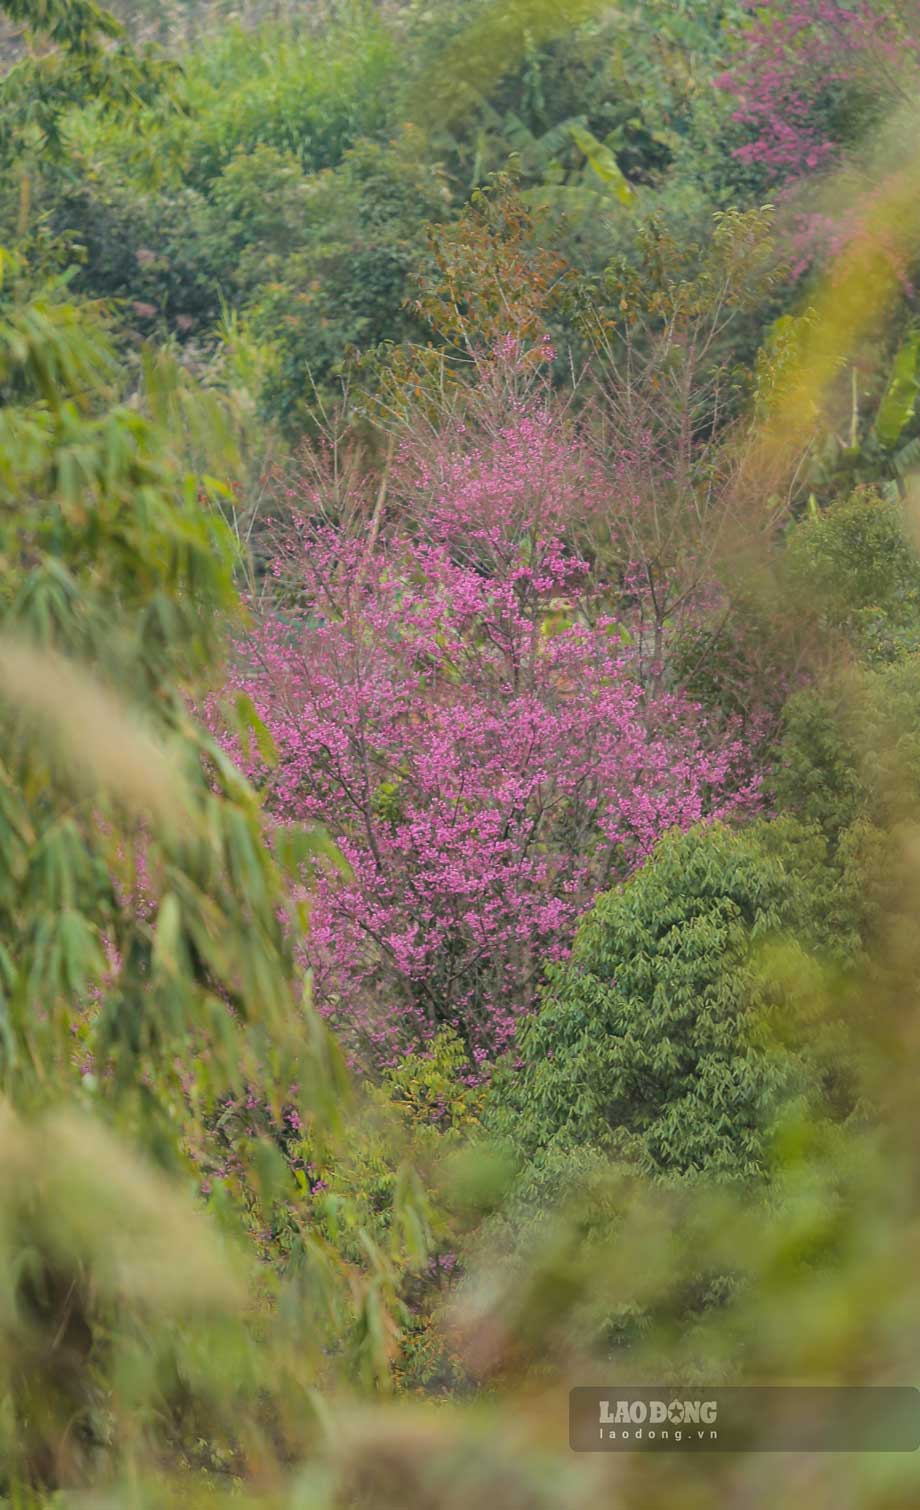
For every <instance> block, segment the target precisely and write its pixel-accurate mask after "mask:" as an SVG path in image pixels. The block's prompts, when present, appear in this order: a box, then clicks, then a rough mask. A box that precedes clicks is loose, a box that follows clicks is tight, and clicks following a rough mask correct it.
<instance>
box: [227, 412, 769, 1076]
mask: <svg viewBox="0 0 920 1510" xmlns="http://www.w3.org/2000/svg"><path fill="white" fill-rule="evenodd" d="M473 430H474V431H475V433H467V432H466V431H465V429H464V427H463V425H462V424H458V423H455V424H454V426H453V427H452V429H451V432H450V434H449V436H447V437H444V436H441V437H437V438H436V440H435V441H433V442H431V443H430V444H427V445H425V446H423V445H421V444H420V443H411V444H407V445H406V446H404V447H403V448H402V450H401V451H400V452H399V454H398V457H397V459H396V465H395V467H394V472H393V477H392V479H391V485H390V514H389V517H388V519H387V521H386V522H385V523H384V526H383V527H382V528H380V529H379V530H377V529H373V528H372V529H367V530H365V531H363V532H362V531H360V530H355V529H353V528H352V529H345V528H342V527H341V526H339V525H337V524H335V523H329V522H328V521H322V516H321V513H320V511H319V510H318V509H317V506H316V504H317V500H316V498H315V497H305V498H304V499H303V500H302V507H300V508H299V509H295V510H294V512H293V515H292V518H291V519H290V521H289V522H288V523H286V525H285V527H284V528H283V530H282V532H281V535H280V543H279V545H278V549H277V555H276V558H275V561H274V563H273V567H272V570H273V572H274V575H275V577H276V580H277V584H278V588H279V592H278V602H279V605H281V606H278V607H276V608H275V609H274V610H273V611H272V612H270V613H268V614H266V615H263V616H262V617H261V619H260V621H259V622H258V624H257V627H256V629H255V631H254V632H253V633H252V635H251V637H250V638H249V640H248V641H247V643H246V644H244V645H243V646H241V647H240V650H241V654H240V657H239V663H238V667H237V670H236V673H235V678H234V682H235V686H236V687H237V688H238V689H240V690H242V691H245V692H246V693H247V694H248V695H249V696H250V697H251V698H252V700H253V702H254V704H255V706H256V708H257V710H258V712H259V715H260V717H261V718H262V720H263V721H264V723H265V724H266V726H267V727H268V729H269V730H270V732H271V734H272V736H273V740H274V743H275V746H276V749H277V752H278V759H277V762H276V763H275V764H274V765H272V766H271V767H270V768H269V767H268V766H263V765H262V764H261V763H260V761H259V758H258V757H257V756H256V755H252V756H251V757H250V758H249V760H248V769H249V772H250V774H251V775H252V776H253V777H254V779H256V780H257V781H258V782H259V783H260V784H261V785H262V787H263V789H264V791H265V797H266V802H267V806H268V810H269V812H270V814H271V815H272V816H273V819H274V820H275V821H277V822H279V823H284V822H289V821H298V822H300V821H304V820H306V821H320V822H322V823H323V824H325V825H326V827H327V829H328V830H329V831H331V833H332V834H333V835H334V837H335V839H336V840H337V842H338V845H339V847H340V850H341V853H342V854H343V855H344V857H345V858H346V860H347V861H348V865H349V867H350V874H349V875H348V876H347V877H343V876H342V875H341V874H339V873H337V872H335V871H333V870H332V869H330V870H329V871H328V872H327V873H324V874H323V875H321V876H320V878H319V880H318V882H316V883H314V886H313V890H312V893H311V921H310V933H309V939H308V941H307V944H306V950H307V956H308V961H309V964H310V966H311V967H312V970H313V976H314V991H315V997H316V1000H317V1002H318V1005H319V1007H320V1009H321V1010H322V1011H323V1013H324V1014H325V1015H326V1016H327V1017H328V1018H330V1019H331V1020H332V1022H333V1023H334V1024H335V1026H336V1028H337V1029H338V1030H339V1032H340V1033H341V1035H342V1036H343V1038H344V1039H345V1041H346V1043H347V1044H348V1045H349V1046H350V1049H351V1052H352V1053H353V1054H354V1055H355V1056H356V1057H357V1058H362V1059H365V1060H366V1059H370V1060H371V1062H374V1063H376V1064H378V1065H379V1064H387V1063H390V1062H393V1061H394V1060H395V1059H396V1058H398V1057H399V1055H400V1054H401V1053H403V1052H405V1050H406V1048H407V1047H410V1046H418V1045H419V1044H424V1043H425V1042H427V1041H429V1040H430V1038H431V1037H432V1035H433V1034H434V1032H435V1031H436V1030H437V1028H438V1027H439V1026H440V1025H441V1024H444V1023H448V1024H451V1025H453V1026H454V1027H456V1029H457V1030H458V1031H459V1032H460V1033H461V1034H462V1035H463V1036H464V1038H465V1041H466V1042H467V1044H468V1046H469V1049H470V1053H471V1056H472V1058H473V1060H474V1062H476V1063H478V1064H482V1062H483V1061H485V1060H488V1059H490V1058H491V1057H492V1056H493V1055H495V1054H496V1053H499V1052H501V1051H502V1050H504V1049H505V1048H506V1047H508V1045H509V1044H510V1043H511V1042H512V1040H513V1037H514V1034H515V1030H516V1026H517V1023H518V1021H519V1019H520V1017H521V1015H522V1014H523V1013H526V1012H527V1011H529V1010H530V1009H531V1008H532V1006H533V1004H534V1000H535V993H536V991H537V988H538V985H539V982H540V979H541V973H542V970H543V966H544V963H545V962H546V961H547V960H552V959H559V958H561V957H563V956H564V955H565V954H566V952H567V950H568V948H569V945H570V941H571V937H572V931H573V927H574V924H575V921H576V919H577V917H578V915H579V914H580V912H581V911H583V910H584V908H585V907H586V906H588V905H589V904H590V902H591V901H592V899H593V898H594V897H595V896H596V895H597V893H598V891H599V890H601V889H603V888H606V887H609V886H610V885H611V884H613V883H614V882H615V881H617V880H618V879H621V878H622V877H624V876H626V875H627V874H628V873H629V872H630V870H631V869H633V868H634V867H635V866H636V865H638V864H640V863H641V862H642V860H643V859H644V858H645V857H646V856H647V855H648V854H649V852H650V850H651V848H652V846H653V845H654V843H655V841H656V840H657V839H658V837H659V836H660V835H661V834H662V833H663V832H664V831H666V830H667V829H670V828H672V827H674V826H675V825H676V826H679V827H681V828H687V827H688V826H690V825H691V824H694V823H696V822H697V821H699V820H700V819H702V818H704V817H706V816H707V815H708V816H713V817H714V816H725V815H727V814H728V813H730V812H732V811H737V810H744V809H746V808H749V807H751V806H752V805H755V804H756V802H757V779H756V776H755V775H754V774H753V773H752V771H751V769H750V762H749V758H748V756H747V753H746V750H745V748H744V746H743V744H742V742H741V741H740V739H738V738H737V737H732V736H731V733H730V731H729V732H728V733H726V731H725V729H724V728H723V729H718V728H716V727H715V726H714V725H712V724H711V723H710V722H708V721H707V719H706V718H705V717H704V716H703V714H702V713H701V711H700V709H699V708H698V707H696V706H695V705H694V704H692V703H691V702H690V701H689V700H688V699H687V698H685V697H684V696H683V695H682V694H681V692H680V691H679V690H678V689H675V688H670V689H666V690H660V689H659V690H655V691H650V690H649V689H648V688H647V687H644V686H643V685H642V682H641V680H640V678H639V676H638V674H637V663H636V651H635V650H634V648H633V647H632V645H631V643H630V637H629V635H628V634H626V633H625V631H624V628H623V625H622V623H621V622H620V621H619V619H618V618H617V617H616V616H614V615H613V614H611V612H610V607H611V604H610V601H609V599H608V598H606V597H605V595H604V593H603V590H602V584H601V583H600V582H599V581H598V580H597V574H596V572H595V571H593V570H592V568H591V566H590V563H589V562H588V561H587V560H586V559H584V558H583V557H582V556H581V555H579V554H578V552H577V550H576V549H575V548H574V547H573V545H572V543H571V542H572V541H573V540H574V539H576V538H578V534H579V532H580V531H581V530H582V529H583V527H584V525H585V523H586V519H587V518H588V516H589V515H590V513H591V511H592V510H596V509H598V508H601V507H606V508H607V509H610V508H612V507H615V506H616V497H615V494H613V495H608V496H607V497H606V500H605V499H604V496H603V484H602V479H601V478H600V477H599V476H598V472H597V468H596V466H594V465H591V464H590V463H589V462H588V460H587V459H586V458H587V455H588V453H587V452H586V451H583V450H582V449H581V448H580V446H579V445H578V443H577V441H575V440H573V439H572V438H571V436H570V435H566V433H565V432H564V431H563V430H562V428H561V427H560V426H559V425H558V424H557V423H556V422H555V421H554V419H553V418H552V416H551V414H550V412H549V411H548V410H547V409H545V408H543V407H542V406H540V405H529V406H528V405H521V406H519V407H518V409H517V411H516V412H515V413H514V414H512V415H511V417H510V419H509V422H508V423H498V422H497V423H496V424H495V425H494V426H493V427H492V428H491V429H490V430H488V432H485V431H484V430H483V428H482V426H481V425H480V426H476V427H473ZM614 486H615V484H614ZM624 507H629V508H631V507H633V504H632V502H630V501H628V500H624ZM656 685H657V684H656ZM236 753H237V755H238V758H239V755H240V752H238V751H237V752H236ZM244 763H246V762H245V761H244Z"/></svg>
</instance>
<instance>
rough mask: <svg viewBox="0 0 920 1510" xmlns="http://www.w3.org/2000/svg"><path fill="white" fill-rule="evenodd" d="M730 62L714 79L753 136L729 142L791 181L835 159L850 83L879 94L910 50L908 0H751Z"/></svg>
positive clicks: (913, 27)
mask: <svg viewBox="0 0 920 1510" xmlns="http://www.w3.org/2000/svg"><path fill="white" fill-rule="evenodd" d="M746 8H747V9H748V10H749V11H750V12H751V15H750V19H749V21H748V22H747V23H746V24H745V26H744V28H743V29H742V30H741V31H740V32H739V33H738V37H737V42H738V46H737V51H736V54H735V57H734V59H733V61H732V65H731V67H730V68H729V69H728V70H727V71H726V72H725V73H723V74H722V75H720V77H719V78H717V80H716V84H717V85H718V87H719V88H722V89H725V90H727V91H728V92H729V93H730V94H732V95H733V96H734V97H735V99H736V101H737V104H736V108H735V110H734V112H733V119H734V120H735V121H737V122H739V123H741V124H743V125H744V126H746V127H748V128H749V130H750V133H751V138H750V141H748V142H747V143H745V145H744V146H742V147H739V148H737V149H736V155H737V156H738V157H739V158H740V159H741V160H742V161H745V162H751V163H758V164H760V165H761V166H762V167H764V168H766V169H767V170H768V172H769V173H770V175H771V176H772V177H773V178H774V179H776V180H780V181H783V180H786V181H788V180H794V179H798V178H800V177H802V176H803V175H804V174H806V173H808V172H811V171H814V170H815V169H817V168H820V167H823V166H825V165H826V164H827V163H828V162H830V161H831V160H833V158H834V157H835V155H836V153H837V151H838V148H839V146H840V141H839V140H838V139H837V136H836V134H835V131H834V129H833V128H832V127H831V126H830V124H829V121H830V117H831V116H832V115H833V114H837V115H838V116H839V114H840V110H841V105H843V104H845V102H846V99H847V92H848V91H853V90H854V89H861V90H862V91H863V94H864V95H865V96H866V98H869V97H872V98H874V99H875V101H876V103H883V102H884V101H886V100H887V99H888V98H889V97H890V90H891V82H892V79H893V78H894V77H896V72H897V70H898V69H899V68H900V66H901V65H902V64H903V62H904V61H905V59H906V58H907V57H908V56H910V55H914V56H915V55H916V50H917V42H918V36H917V23H918V19H920V17H918V14H917V7H916V4H915V0H902V3H900V4H882V3H879V0H851V3H846V4H845V3H841V0H788V3H781V4H777V5H760V4H757V3H749V4H748V5H747V7H746Z"/></svg>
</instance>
